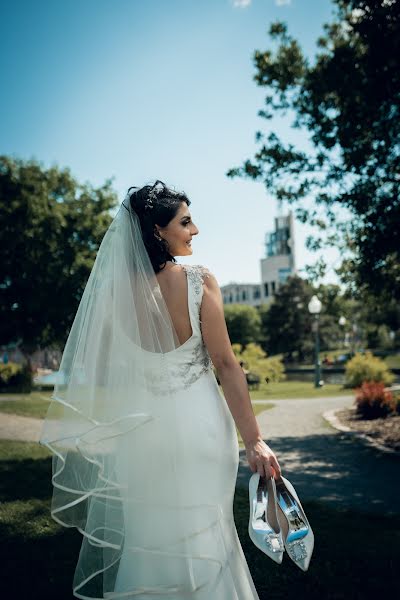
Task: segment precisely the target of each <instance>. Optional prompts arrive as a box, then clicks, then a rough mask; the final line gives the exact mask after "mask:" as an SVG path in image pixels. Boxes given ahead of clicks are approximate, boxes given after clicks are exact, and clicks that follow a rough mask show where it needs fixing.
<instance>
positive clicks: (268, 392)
mask: <svg viewBox="0 0 400 600" xmlns="http://www.w3.org/2000/svg"><path fill="white" fill-rule="evenodd" d="M219 389H220V391H221V393H222V390H221V387H220V388H219ZM51 394H52V391H41V392H32V393H31V394H0V412H7V413H13V414H17V415H22V416H25V417H36V418H38V419H41V418H44V416H45V415H46V412H47V408H48V406H49V402H50V396H51ZM339 395H351V390H348V389H347V390H344V389H343V388H342V386H341V385H336V384H326V385H324V386H323V387H322V388H315V387H314V385H313V384H312V383H309V382H303V381H282V382H281V383H269V384H267V383H264V384H262V385H260V389H259V390H251V391H250V398H251V399H252V400H266V401H268V400H279V399H287V398H316V397H324V396H339ZM8 398H9V400H8ZM271 406H272V405H271ZM253 408H254V412H255V413H256V414H257V413H258V412H260V411H261V410H266V408H268V405H267V406H266V407H264V406H259V405H257V404H255V405H254V406H253Z"/></svg>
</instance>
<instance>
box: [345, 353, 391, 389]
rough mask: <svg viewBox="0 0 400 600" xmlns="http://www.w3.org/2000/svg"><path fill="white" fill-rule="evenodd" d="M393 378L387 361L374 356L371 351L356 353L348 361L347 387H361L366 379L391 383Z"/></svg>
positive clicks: (346, 372) (346, 371) (386, 383)
mask: <svg viewBox="0 0 400 600" xmlns="http://www.w3.org/2000/svg"><path fill="white" fill-rule="evenodd" d="M393 380H394V375H393V373H392V372H391V371H390V369H389V368H388V366H387V365H386V363H385V362H384V361H383V360H381V359H380V358H377V357H376V356H373V354H372V353H371V352H366V353H365V354H355V355H354V356H353V358H352V359H350V360H349V361H348V362H347V363H346V370H345V386H346V387H350V388H355V387H360V386H361V385H362V383H363V382H364V381H375V382H380V383H384V384H385V385H389V384H390V383H392V381H393Z"/></svg>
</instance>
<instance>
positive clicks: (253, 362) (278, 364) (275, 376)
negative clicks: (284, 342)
mask: <svg viewBox="0 0 400 600" xmlns="http://www.w3.org/2000/svg"><path fill="white" fill-rule="evenodd" d="M238 359H239V360H242V361H244V362H245V363H246V365H247V368H248V369H249V371H251V373H252V374H254V375H258V376H259V377H260V378H261V379H262V380H263V381H265V379H266V378H267V379H268V380H269V381H270V382H272V383H274V382H278V381H283V380H284V379H285V378H286V375H285V369H284V366H283V363H282V361H281V359H280V358H277V357H271V358H268V357H267V355H266V353H265V352H264V350H263V349H262V348H261V346H259V345H258V344H254V343H253V342H252V343H250V344H247V346H246V347H245V349H244V350H243V351H242V352H241V354H240V355H239V356H238Z"/></svg>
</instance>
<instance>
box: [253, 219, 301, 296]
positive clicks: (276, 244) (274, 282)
mask: <svg viewBox="0 0 400 600" xmlns="http://www.w3.org/2000/svg"><path fill="white" fill-rule="evenodd" d="M294 248H295V246H294V219H293V213H292V212H290V213H289V215H288V216H286V217H275V231H273V232H272V233H267V234H266V236H265V258H262V259H261V261H260V262H261V287H262V299H263V303H268V302H270V301H271V300H272V298H273V296H274V294H275V292H276V291H277V290H278V288H279V286H280V285H281V284H282V283H285V281H286V279H287V278H288V277H289V275H294V274H295V273H296V261H295V251H294Z"/></svg>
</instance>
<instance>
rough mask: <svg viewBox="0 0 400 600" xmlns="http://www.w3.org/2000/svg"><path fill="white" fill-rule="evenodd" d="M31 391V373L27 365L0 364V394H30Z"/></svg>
mask: <svg viewBox="0 0 400 600" xmlns="http://www.w3.org/2000/svg"><path fill="white" fill-rule="evenodd" d="M31 390H32V371H31V368H30V366H29V364H24V365H18V364H17V363H14V362H9V363H7V364H6V365H5V364H1V363H0V391H1V392H23V393H26V392H30V391H31Z"/></svg>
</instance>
